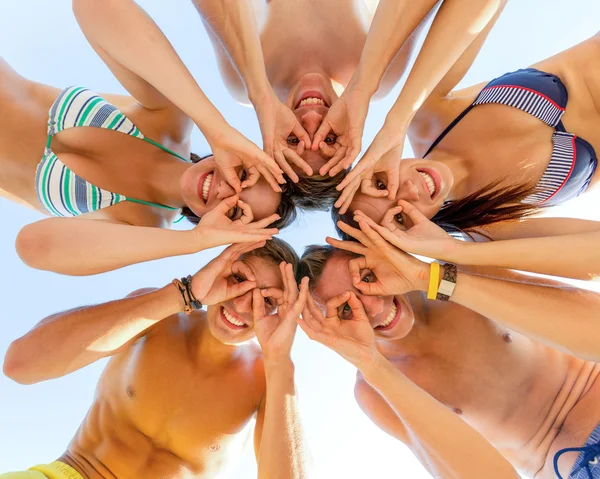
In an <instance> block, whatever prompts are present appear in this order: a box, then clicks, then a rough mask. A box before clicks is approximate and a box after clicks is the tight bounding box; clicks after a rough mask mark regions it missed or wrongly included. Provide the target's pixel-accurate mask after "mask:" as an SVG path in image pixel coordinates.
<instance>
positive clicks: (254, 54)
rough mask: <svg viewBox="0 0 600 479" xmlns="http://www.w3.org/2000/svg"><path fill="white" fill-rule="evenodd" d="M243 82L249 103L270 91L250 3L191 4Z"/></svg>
mask: <svg viewBox="0 0 600 479" xmlns="http://www.w3.org/2000/svg"><path fill="white" fill-rule="evenodd" d="M193 2H194V5H195V6H196V9H197V10H198V12H200V15H201V16H202V18H203V20H204V23H205V25H206V26H207V28H209V29H210V30H211V31H212V33H213V34H214V35H215V36H216V37H217V38H218V40H219V42H220V43H221V44H222V45H223V47H224V48H225V50H226V51H227V53H228V54H229V56H230V57H231V59H232V60H233V63H234V65H235V67H236V69H237V70H238V73H239V74H240V76H241V78H242V79H243V81H244V83H245V85H246V90H247V91H248V96H249V98H250V99H252V98H253V97H256V96H260V95H262V94H264V93H265V92H266V91H269V90H270V88H271V87H270V84H269V81H268V79H267V74H266V71H265V62H264V58H263V52H262V46H261V43H260V36H259V33H258V28H257V25H256V18H255V16H254V11H253V6H252V2H248V1H245V0H193Z"/></svg>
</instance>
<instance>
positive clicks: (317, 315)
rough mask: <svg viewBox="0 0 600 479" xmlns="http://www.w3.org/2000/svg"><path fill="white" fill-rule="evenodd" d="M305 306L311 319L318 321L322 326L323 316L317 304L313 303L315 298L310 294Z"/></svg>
mask: <svg viewBox="0 0 600 479" xmlns="http://www.w3.org/2000/svg"><path fill="white" fill-rule="evenodd" d="M306 307H307V308H308V312H309V313H310V316H311V317H312V319H313V321H315V322H317V323H319V325H320V326H323V323H324V321H325V317H324V316H323V313H322V312H321V310H320V309H319V307H318V306H317V303H315V300H314V298H313V297H312V296H308V299H307V301H306Z"/></svg>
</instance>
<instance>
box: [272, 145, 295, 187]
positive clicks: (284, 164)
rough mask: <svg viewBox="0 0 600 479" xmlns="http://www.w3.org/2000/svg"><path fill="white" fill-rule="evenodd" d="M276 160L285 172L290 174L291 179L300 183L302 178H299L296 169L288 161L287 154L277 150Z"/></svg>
mask: <svg viewBox="0 0 600 479" xmlns="http://www.w3.org/2000/svg"><path fill="white" fill-rule="evenodd" d="M275 160H277V164H279V166H280V167H281V169H282V170H283V172H284V173H285V174H286V175H288V178H289V179H290V180H292V181H293V182H294V183H298V181H300V178H298V175H297V174H296V172H295V171H294V169H293V168H292V167H291V166H290V164H289V163H288V162H287V159H286V158H285V155H284V154H283V152H282V151H276V152H275Z"/></svg>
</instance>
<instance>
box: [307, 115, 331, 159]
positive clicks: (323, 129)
mask: <svg viewBox="0 0 600 479" xmlns="http://www.w3.org/2000/svg"><path fill="white" fill-rule="evenodd" d="M330 131H331V125H330V124H329V121H328V120H327V117H325V118H324V119H323V121H322V122H321V124H320V125H319V128H318V129H317V132H316V133H315V136H313V141H312V145H311V149H312V150H313V151H317V150H318V149H319V144H320V143H321V142H322V141H323V140H325V138H326V137H327V135H329V132H330ZM307 144H308V143H307Z"/></svg>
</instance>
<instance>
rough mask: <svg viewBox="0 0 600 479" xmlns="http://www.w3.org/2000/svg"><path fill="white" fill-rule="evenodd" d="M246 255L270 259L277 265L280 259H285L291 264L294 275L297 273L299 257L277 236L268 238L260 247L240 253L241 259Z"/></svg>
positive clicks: (246, 256)
mask: <svg viewBox="0 0 600 479" xmlns="http://www.w3.org/2000/svg"><path fill="white" fill-rule="evenodd" d="M248 257H255V258H263V259H265V260H267V261H270V262H271V263H273V265H275V266H279V264H280V263H281V262H282V261H285V262H286V263H290V264H291V265H292V267H293V269H294V275H296V274H297V273H298V264H299V262H300V258H298V254H297V253H296V250H294V248H292V247H291V246H290V245H289V244H288V243H286V242H285V241H283V240H281V239H279V238H273V239H271V240H268V241H267V243H266V244H265V246H263V247H262V248H258V249H255V250H252V251H250V252H248V253H245V254H243V255H242V259H244V258H248Z"/></svg>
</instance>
